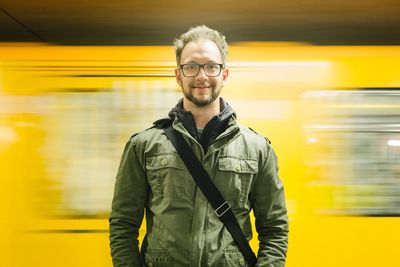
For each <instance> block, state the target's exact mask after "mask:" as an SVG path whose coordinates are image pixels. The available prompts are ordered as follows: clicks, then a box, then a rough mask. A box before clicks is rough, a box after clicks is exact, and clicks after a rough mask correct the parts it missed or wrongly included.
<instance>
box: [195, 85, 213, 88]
mask: <svg viewBox="0 0 400 267" xmlns="http://www.w3.org/2000/svg"><path fill="white" fill-rule="evenodd" d="M208 88H211V86H205V85H200V86H193V89H208Z"/></svg>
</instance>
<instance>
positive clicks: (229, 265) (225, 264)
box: [222, 248, 248, 267]
mask: <svg viewBox="0 0 400 267" xmlns="http://www.w3.org/2000/svg"><path fill="white" fill-rule="evenodd" d="M233 266H248V265H247V262H246V260H245V259H244V257H243V254H242V253H241V252H240V251H239V249H238V248H228V249H224V252H223V258H222V267H233Z"/></svg>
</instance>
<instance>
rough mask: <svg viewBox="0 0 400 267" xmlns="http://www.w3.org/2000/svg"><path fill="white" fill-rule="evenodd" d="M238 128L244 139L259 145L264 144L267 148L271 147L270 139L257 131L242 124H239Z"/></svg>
mask: <svg viewBox="0 0 400 267" xmlns="http://www.w3.org/2000/svg"><path fill="white" fill-rule="evenodd" d="M239 128H240V131H241V133H242V134H243V136H244V137H245V138H246V139H248V140H250V141H253V142H255V143H256V144H260V145H261V144H266V145H267V147H268V148H270V147H271V140H270V139H269V138H268V137H266V136H264V135H262V134H260V133H258V132H257V131H255V130H254V129H252V128H250V127H247V126H244V125H239Z"/></svg>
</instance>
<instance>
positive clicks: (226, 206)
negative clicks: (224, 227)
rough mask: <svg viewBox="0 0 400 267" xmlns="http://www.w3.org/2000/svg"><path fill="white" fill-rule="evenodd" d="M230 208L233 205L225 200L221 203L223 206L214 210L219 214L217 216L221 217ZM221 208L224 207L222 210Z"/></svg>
mask: <svg viewBox="0 0 400 267" xmlns="http://www.w3.org/2000/svg"><path fill="white" fill-rule="evenodd" d="M230 208H231V205H230V204H229V203H228V201H225V202H224V203H222V204H221V206H219V207H218V208H216V209H215V211H214V212H215V214H216V215H217V217H218V218H219V217H221V216H222V215H224V214H225V212H227V211H228V210H229V209H230ZM220 209H222V211H220Z"/></svg>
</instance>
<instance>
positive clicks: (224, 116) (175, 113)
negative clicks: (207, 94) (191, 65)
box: [168, 98, 236, 151]
mask: <svg viewBox="0 0 400 267" xmlns="http://www.w3.org/2000/svg"><path fill="white" fill-rule="evenodd" d="M220 105H221V112H220V113H219V114H218V115H216V116H214V117H213V118H212V119H211V120H210V121H209V122H208V123H207V125H206V126H205V127H204V129H203V132H202V134H201V136H198V133H197V128H196V123H195V120H194V118H193V115H192V113H191V112H190V111H184V110H183V99H180V100H179V102H178V104H177V105H176V106H175V107H174V108H172V109H171V111H170V112H169V114H168V115H169V117H170V118H171V119H172V120H176V119H177V120H179V121H180V122H182V124H183V126H184V127H185V129H186V130H187V131H188V132H189V134H190V135H191V136H192V137H193V138H195V139H196V140H197V141H198V142H199V143H200V144H201V145H202V147H203V149H204V151H206V150H207V148H208V146H209V145H210V144H211V143H212V142H213V141H214V140H215V139H216V138H217V137H218V136H219V135H220V134H221V133H223V132H224V131H225V130H226V129H227V128H228V126H229V122H230V121H231V119H235V118H236V113H235V111H234V110H233V109H232V108H231V107H230V106H229V105H228V103H227V102H225V100H224V99H222V98H220Z"/></svg>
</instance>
